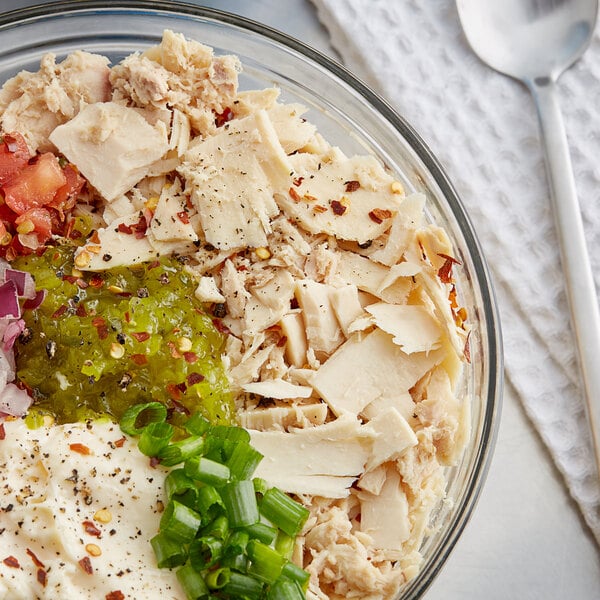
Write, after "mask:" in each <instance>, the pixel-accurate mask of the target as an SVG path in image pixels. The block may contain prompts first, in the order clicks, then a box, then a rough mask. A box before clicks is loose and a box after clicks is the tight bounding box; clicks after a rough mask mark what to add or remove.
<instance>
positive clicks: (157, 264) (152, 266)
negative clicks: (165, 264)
mask: <svg viewBox="0 0 600 600" xmlns="http://www.w3.org/2000/svg"><path fill="white" fill-rule="evenodd" d="M156 267H160V261H159V260H153V261H152V262H151V263H150V264H149V265H148V266H147V267H146V268H147V269H148V271H151V270H152V269H156Z"/></svg>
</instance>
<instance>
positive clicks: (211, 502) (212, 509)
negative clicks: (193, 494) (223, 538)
mask: <svg viewBox="0 0 600 600" xmlns="http://www.w3.org/2000/svg"><path fill="white" fill-rule="evenodd" d="M198 510H199V511H200V514H201V515H202V516H203V517H204V520H205V521H206V522H209V521H212V520H213V519H216V518H217V517H219V516H220V515H222V514H223V513H224V512H225V503H224V502H223V498H221V494H219V492H217V490H216V488H214V487H213V486H212V485H203V486H202V487H201V488H198ZM228 529H229V524H228V525H227V530H228Z"/></svg>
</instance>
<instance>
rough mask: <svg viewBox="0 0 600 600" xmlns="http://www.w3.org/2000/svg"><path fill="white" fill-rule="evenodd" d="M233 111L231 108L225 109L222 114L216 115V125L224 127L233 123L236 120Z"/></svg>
mask: <svg viewBox="0 0 600 600" xmlns="http://www.w3.org/2000/svg"><path fill="white" fill-rule="evenodd" d="M234 116H235V115H234V114H233V111H232V110H231V108H229V106H227V107H225V109H224V110H223V112H222V113H216V115H215V125H216V126H217V127H222V126H223V125H225V123H227V122H229V121H231V119H233V118H234Z"/></svg>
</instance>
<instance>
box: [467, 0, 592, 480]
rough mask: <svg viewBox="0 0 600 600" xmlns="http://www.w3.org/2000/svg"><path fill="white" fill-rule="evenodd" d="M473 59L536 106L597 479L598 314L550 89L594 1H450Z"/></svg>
mask: <svg viewBox="0 0 600 600" xmlns="http://www.w3.org/2000/svg"><path fill="white" fill-rule="evenodd" d="M456 6H457V9H458V14H459V17H460V21H461V24H462V27H463V30H464V32H465V35H466V37H467V40H468V42H469V44H470V45H471V47H472V48H473V50H474V51H475V53H476V54H477V55H478V56H479V58H481V60H482V61H483V62H485V63H487V64H488V65H489V66H490V67H492V68H493V69H495V70H496V71H499V72H501V73H504V74H505V75H509V76H511V77H514V78H515V79H519V80H521V81H522V82H523V83H524V84H525V85H526V86H527V87H528V88H529V90H530V91H531V93H532V95H533V98H534V100H535V103H536V107H537V113H538V120H539V123H540V129H541V134H542V141H543V144H544V155H545V160H546V171H547V174H548V183H549V187H550V198H549V199H550V205H551V208H552V212H553V214H554V220H555V224H556V231H557V234H558V242H559V247H560V254H561V262H562V268H563V275H564V281H565V288H566V292H567V297H568V300H569V307H570V312H571V326H572V329H573V333H574V337H575V342H576V348H577V355H578V359H579V366H580V371H581V380H582V384H583V386H582V388H583V398H584V400H585V402H584V406H585V408H586V411H587V417H588V422H589V426H590V433H591V440H592V449H593V453H594V455H595V460H596V472H597V474H598V476H600V369H598V357H599V356H600V312H599V310H598V298H597V294H596V287H595V284H594V277H593V274H592V269H591V265H590V260H589V255H588V251H587V246H586V241H585V234H584V230H583V222H582V219H581V213H580V210H579V203H578V200H577V191H576V188H575V179H574V176H573V168H572V166H571V158H570V154H569V145H568V142H567V136H566V132H565V127H564V123H563V119H562V115H561V112H560V106H559V103H558V99H557V91H556V83H557V81H558V78H559V77H560V75H561V74H562V73H563V72H564V71H565V69H568V68H569V67H570V66H571V65H572V64H573V63H574V62H575V61H576V60H577V59H578V58H580V57H581V55H582V54H583V53H584V52H585V50H586V48H587V47H588V45H589V43H590V40H591V37H592V34H593V32H594V28H595V26H596V20H597V17H598V0H502V1H499V2H492V1H491V0H456Z"/></svg>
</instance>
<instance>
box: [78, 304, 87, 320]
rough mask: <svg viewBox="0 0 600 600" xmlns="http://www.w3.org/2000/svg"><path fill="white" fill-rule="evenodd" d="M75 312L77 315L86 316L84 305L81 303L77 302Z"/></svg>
mask: <svg viewBox="0 0 600 600" xmlns="http://www.w3.org/2000/svg"><path fill="white" fill-rule="evenodd" d="M75 314H76V315H77V316H78V317H82V318H83V317H87V310H85V306H84V305H83V304H78V305H77V309H76V310H75Z"/></svg>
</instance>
